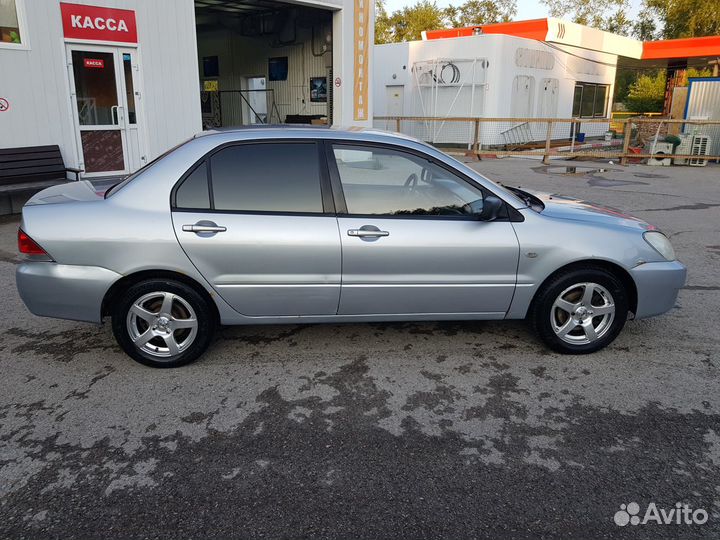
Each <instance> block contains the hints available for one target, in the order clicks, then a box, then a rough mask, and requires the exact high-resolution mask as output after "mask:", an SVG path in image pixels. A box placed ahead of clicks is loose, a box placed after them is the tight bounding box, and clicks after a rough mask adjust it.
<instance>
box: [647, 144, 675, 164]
mask: <svg viewBox="0 0 720 540" xmlns="http://www.w3.org/2000/svg"><path fill="white" fill-rule="evenodd" d="M650 153H652V154H672V153H673V144H672V143H666V142H658V143H655V145H654V146H653V148H652V150H651V152H650ZM671 161H672V160H671V159H670V158H669V157H668V158H656V157H654V158H650V159H648V163H647V164H648V165H654V166H656V167H657V166H662V167H669V166H670V162H671Z"/></svg>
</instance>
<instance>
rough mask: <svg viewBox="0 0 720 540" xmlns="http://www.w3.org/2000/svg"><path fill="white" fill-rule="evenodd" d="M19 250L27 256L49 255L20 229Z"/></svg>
mask: <svg viewBox="0 0 720 540" xmlns="http://www.w3.org/2000/svg"><path fill="white" fill-rule="evenodd" d="M18 250H19V251H20V253H24V254H25V255H47V252H46V251H45V250H44V249H43V248H41V247H40V246H39V245H38V244H37V242H35V240H33V239H32V238H30V237H29V236H28V235H27V234H25V231H23V230H22V229H18Z"/></svg>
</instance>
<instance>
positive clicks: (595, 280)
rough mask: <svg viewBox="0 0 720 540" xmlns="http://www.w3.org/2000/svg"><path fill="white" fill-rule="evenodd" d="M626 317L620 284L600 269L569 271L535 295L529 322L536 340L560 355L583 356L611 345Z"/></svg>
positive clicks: (554, 279) (626, 299)
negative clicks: (536, 337)
mask: <svg viewBox="0 0 720 540" xmlns="http://www.w3.org/2000/svg"><path fill="white" fill-rule="evenodd" d="M627 314H628V298H627V293H626V291H625V288H624V286H623V284H622V282H621V281H620V280H619V279H618V278H617V277H615V276H614V275H613V274H612V273H610V272H608V271H607V270H605V269H602V268H593V267H588V268H581V269H575V270H569V271H567V272H563V273H560V274H558V275H557V276H555V277H553V278H552V279H550V281H549V282H548V283H546V284H545V285H544V286H543V288H542V289H541V290H540V291H539V292H538V296H537V297H536V298H535V301H534V302H533V306H532V308H531V313H530V320H531V323H532V325H533V327H534V329H535V331H536V332H537V334H538V335H539V336H540V338H541V339H542V340H543V342H545V344H546V345H548V346H549V347H550V348H551V349H553V350H555V351H557V352H560V353H563V354H587V353H591V352H595V351H597V350H599V349H602V348H603V347H605V346H607V345H608V344H609V343H611V342H612V341H613V340H614V339H615V338H616V337H617V336H618V334H619V333H620V331H621V330H622V328H623V326H624V325H625V321H626V320H627Z"/></svg>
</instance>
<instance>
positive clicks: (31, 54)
mask: <svg viewBox="0 0 720 540" xmlns="http://www.w3.org/2000/svg"><path fill="white" fill-rule="evenodd" d="M373 20H374V16H373V9H372V5H371V4H370V3H369V2H368V1H367V0H304V1H303V2H302V3H296V2H292V3H291V2H281V1H277V0H74V1H73V2H60V1H59V0H0V150H8V149H14V148H18V147H48V146H55V145H57V146H59V147H60V151H61V155H62V160H63V162H64V163H65V165H66V166H68V167H76V168H80V169H82V170H83V173H82V176H84V177H93V176H110V175H121V174H126V173H129V172H133V171H135V170H137V169H139V168H140V167H142V166H143V165H144V164H146V163H148V162H149V161H151V160H153V159H154V158H156V157H157V156H159V155H160V154H162V153H163V152H165V151H166V150H168V149H170V148H171V147H173V146H175V145H177V144H178V143H180V142H182V141H184V140H186V139H188V138H189V137H192V136H193V135H195V134H196V133H198V132H199V131H201V130H202V129H203V128H215V127H234V126H238V125H245V124H262V123H274V124H278V123H306V124H325V125H327V124H342V125H360V126H363V125H369V124H370V122H371V112H370V111H371V109H372V95H371V93H370V91H369V78H370V73H371V72H370V71H369V70H370V66H371V65H372V54H373V49H372V42H373V36H374V32H373ZM26 151H27V150H26ZM8 153H9V152H6V154H8ZM29 153H30V154H31V152H29ZM28 159H32V158H31V157H29V158H28ZM1 161H2V158H1V157H0V162H1ZM0 165H2V163H0ZM0 180H1V179H0ZM0 183H1V182H0Z"/></svg>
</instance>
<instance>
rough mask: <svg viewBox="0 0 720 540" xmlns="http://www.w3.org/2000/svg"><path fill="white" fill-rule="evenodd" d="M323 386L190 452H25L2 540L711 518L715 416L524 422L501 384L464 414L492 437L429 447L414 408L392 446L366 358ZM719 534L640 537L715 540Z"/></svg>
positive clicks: (502, 533) (589, 529) (709, 529)
mask: <svg viewBox="0 0 720 540" xmlns="http://www.w3.org/2000/svg"><path fill="white" fill-rule="evenodd" d="M313 379H314V380H316V381H317V382H318V383H321V384H326V385H329V386H331V387H332V388H333V389H334V390H335V391H336V394H335V395H334V396H333V397H332V398H331V399H330V400H328V401H323V400H321V399H319V398H318V397H315V396H314V397H309V398H299V399H293V400H286V399H283V397H282V396H281V394H280V393H279V391H278V389H277V388H276V387H274V386H271V387H268V388H266V389H265V390H264V391H262V392H261V393H260V394H259V396H258V398H257V399H258V403H261V404H262V408H261V409H260V410H259V411H257V412H254V413H251V414H250V415H249V416H248V417H247V418H245V420H244V421H242V423H241V424H240V425H239V426H238V427H237V428H236V429H234V430H231V431H229V432H224V433H223V432H216V431H212V432H210V433H209V434H208V436H206V437H204V438H201V439H200V440H198V441H194V440H192V439H190V438H189V437H185V436H180V435H178V436H175V437H171V438H160V437H158V436H156V435H149V436H147V437H145V438H144V439H143V447H142V449H141V450H139V451H138V452H136V453H135V454H134V455H132V457H129V456H128V455H127V454H125V452H124V451H123V450H121V449H119V448H114V447H111V446H110V445H109V442H108V441H107V440H101V441H98V442H97V443H95V444H94V445H93V446H92V447H90V448H80V447H74V446H71V445H67V444H59V440H58V437H60V434H58V435H56V436H54V437H50V438H47V439H45V440H42V441H27V444H28V445H34V446H33V447H34V448H35V453H34V459H46V460H49V459H51V458H50V456H53V457H52V462H51V463H50V464H49V465H48V466H47V467H46V468H45V469H44V470H42V471H41V472H40V473H38V474H36V475H34V476H29V477H28V478H27V484H26V485H25V486H24V487H19V488H18V489H16V490H15V491H14V492H13V493H11V494H10V495H8V496H7V497H5V498H4V500H3V504H2V505H1V506H0V537H3V538H46V537H47V538H54V537H61V538H64V539H68V540H69V539H74V538H100V537H107V536H108V535H112V534H114V533H113V531H116V532H117V531H121V532H122V533H121V535H122V537H123V538H179V537H186V538H187V537H203V538H328V539H330V538H348V537H353V538H367V539H374V538H449V539H456V538H492V539H495V538H507V537H512V538H519V539H530V538H600V537H602V538H609V537H614V536H616V535H624V534H625V533H627V531H626V530H621V529H619V528H618V527H617V526H616V525H614V524H613V522H612V516H613V514H614V513H615V512H616V511H617V510H618V509H619V505H620V504H626V503H628V502H630V501H636V502H639V503H641V504H642V505H645V504H647V503H648V502H649V501H655V502H657V503H658V504H660V505H664V506H666V507H671V506H672V505H674V503H675V502H676V501H687V502H690V503H692V504H693V506H695V507H703V508H705V509H707V510H708V511H711V510H712V508H713V501H714V500H715V498H716V493H715V486H716V484H717V466H716V465H715V466H713V464H712V463H711V461H710V458H709V457H708V453H709V452H711V451H713V450H712V449H711V448H710V444H711V443H709V442H708V441H707V440H706V434H707V433H709V431H710V430H716V429H717V426H718V425H719V424H720V416H718V415H711V414H704V413H701V412H698V411H694V412H692V413H684V414H683V413H679V412H678V411H675V410H672V409H663V408H661V407H659V406H658V405H656V404H649V405H646V406H645V407H643V408H642V409H640V410H638V411H636V412H635V413H633V414H623V413H620V412H618V411H615V410H612V409H608V408H607V407H603V408H599V407H592V406H588V405H584V404H583V403H582V402H581V401H580V400H579V399H570V401H569V405H568V406H567V407H566V408H565V409H563V410H560V409H557V408H548V409H546V412H545V415H544V416H543V417H541V418H540V419H539V422H533V423H525V422H523V421H522V418H523V417H524V416H525V415H526V411H525V410H524V407H523V406H522V405H521V404H520V403H518V402H516V401H515V400H514V398H515V397H516V396H517V393H518V392H520V391H522V389H521V388H519V387H518V379H517V377H513V376H511V375H510V374H498V375H495V376H493V377H491V378H490V380H489V382H488V383H487V386H486V388H487V390H488V392H489V396H490V397H489V398H488V400H487V403H486V405H485V406H484V407H480V408H478V407H475V408H470V409H468V410H467V411H466V416H467V417H468V418H469V419H471V420H477V421H482V420H483V419H488V420H493V419H497V421H500V424H499V428H498V429H499V432H496V429H495V428H493V429H489V430H487V431H486V432H484V430H483V429H482V427H480V428H478V430H477V433H476V434H475V436H474V437H473V438H468V436H467V435H465V434H462V433H459V432H455V431H453V430H452V429H451V428H450V426H448V425H447V424H441V425H440V427H441V430H440V431H439V432H438V433H437V434H432V435H431V434H428V433H426V432H425V431H424V430H423V429H422V426H421V425H420V424H419V423H418V422H417V421H416V420H415V419H414V418H413V417H412V416H411V415H410V412H409V413H408V416H407V417H406V418H405V419H404V420H403V422H402V428H403V431H402V432H401V433H400V434H393V433H391V432H390V431H388V430H386V429H383V428H381V427H379V426H378V424H377V423H378V421H379V420H380V419H383V418H386V417H387V416H388V415H389V411H388V409H387V400H388V399H389V397H390V395H389V394H387V393H386V392H384V391H382V390H380V389H378V387H377V386H376V385H375V382H374V380H373V379H372V378H371V377H370V376H369V375H368V367H367V365H366V363H365V360H364V359H363V358H362V357H360V358H357V359H355V360H353V361H351V362H349V363H347V364H345V365H343V366H341V367H340V368H339V369H338V370H337V371H336V372H334V373H331V374H324V375H319V376H317V377H313ZM438 399H439V400H440V402H441V404H442V400H443V399H445V401H447V400H448V399H449V398H448V396H442V395H440V396H439V397H438ZM35 406H37V407H41V408H42V407H43V405H42V404H35ZM418 406H419V407H425V406H426V405H425V403H424V402H423V401H422V400H420V401H419V403H418ZM298 407H301V408H302V409H303V410H304V411H306V412H305V413H303V415H302V418H301V419H300V420H298V418H299V417H298V415H295V414H294V411H295V410H296V409H297V408H298ZM328 407H333V410H334V412H333V413H332V414H328V413H326V412H325V411H326V409H327V408H328ZM30 414H32V412H31V411H30ZM493 425H495V426H497V424H496V423H495V421H493ZM169 443H172V448H174V450H172V449H170V448H169V446H168V445H169ZM641 449H642V451H641ZM62 479H66V480H67V479H69V480H68V481H67V483H63V482H61V480H62ZM670 480H672V481H670ZM49 487H52V489H47V488H49ZM209 501H212V503H209ZM33 516H35V517H33ZM37 516H42V517H37ZM719 525H720V522H719V521H718V520H717V519H714V518H713V517H711V519H710V521H709V522H708V523H707V524H706V525H704V526H695V527H692V526H666V527H660V526H657V527H655V526H646V527H635V528H633V529H632V530H631V532H632V536H633V537H634V538H676V537H678V535H682V536H683V537H687V538H693V537H695V538H701V537H702V538H709V537H717V536H718V534H720V528H719Z"/></svg>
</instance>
